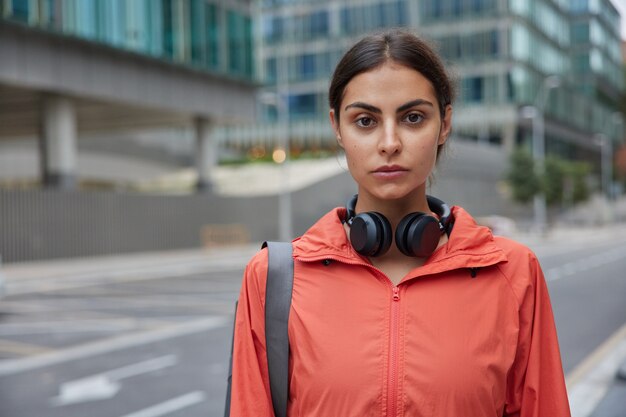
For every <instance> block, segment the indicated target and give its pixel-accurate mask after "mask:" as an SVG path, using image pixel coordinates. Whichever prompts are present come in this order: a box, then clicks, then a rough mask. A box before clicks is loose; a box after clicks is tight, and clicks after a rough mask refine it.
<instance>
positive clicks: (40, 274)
mask: <svg viewBox="0 0 626 417" xmlns="http://www.w3.org/2000/svg"><path fill="white" fill-rule="evenodd" d="M260 247H261V243H253V244H247V245H237V246H228V247H215V248H204V249H203V248H197V249H187V250H176V251H161V252H141V253H131V254H120V255H107V256H97V257H87V258H76V259H58V260H46V261H35V262H24V263H14V264H5V265H3V266H1V267H2V268H1V269H0V273H1V274H2V275H3V276H4V277H5V280H6V289H5V294H6V295H17V294H26V293H31V292H34V291H42V290H43V291H53V290H58V289H68V288H79V287H85V286H90V285H97V284H102V283H110V282H117V281H120V280H124V281H128V280H129V276H130V275H132V280H135V281H138V280H146V279H158V278H164V277H170V276H179V275H185V274H193V273H203V272H209V271H220V270H233V269H241V270H243V268H244V266H245V264H246V263H247V261H248V260H249V259H250V258H251V257H252V255H254V253H256V252H257V251H258V250H259V248H260ZM43 280H45V285H43V286H42V281H43Z"/></svg>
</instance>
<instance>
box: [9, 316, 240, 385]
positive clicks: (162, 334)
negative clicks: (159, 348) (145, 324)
mask: <svg viewBox="0 0 626 417" xmlns="http://www.w3.org/2000/svg"><path fill="white" fill-rule="evenodd" d="M231 321H232V319H230V318H226V317H209V318H206V319H200V320H195V321H191V322H188V323H182V324H176V325H172V326H168V327H165V328H161V329H156V330H151V331H147V332H143V333H139V334H130V335H123V336H118V337H113V338H110V339H106V340H102V341H97V342H93V343H87V344H84V345H80V346H75V347H71V348H68V349H64V350H60V351H55V352H51V353H47V354H42V355H38V356H33V357H28V358H21V359H12V360H5V361H0V376H6V375H13V374H18V373H21V372H26V371H31V370H33V369H39V368H43V367H46V366H51V365H57V364H59V363H64V362H69V361H71V360H75V359H83V358H88V357H90V356H95V355H101V354H103V353H108V352H112V351H115V350H121V349H127V348H130V347H135V346H141V345H145V344H148V343H154V342H158V341H161V340H165V339H172V338H176V337H180V336H184V335H188V334H193V333H199V332H203V331H206V330H210V329H216V328H219V327H223V326H226V325H229V324H230V323H231Z"/></svg>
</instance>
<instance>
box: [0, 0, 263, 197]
mask: <svg viewBox="0 0 626 417" xmlns="http://www.w3.org/2000/svg"><path fill="white" fill-rule="evenodd" d="M250 14H251V3H250V0H233V1H220V0H214V1H211V0H158V1H157V0H133V1H127V0H2V1H0V51H1V52H0V54H1V56H0V141H2V140H6V139H11V140H18V141H19V140H20V139H24V140H26V139H32V138H35V139H36V140H37V141H38V143H39V146H38V149H39V155H40V158H39V159H40V167H41V169H40V173H41V176H42V179H43V182H44V183H45V184H46V185H48V186H53V187H60V188H74V187H75V186H76V184H77V175H76V165H77V150H76V149H77V142H78V141H80V140H81V138H82V137H83V136H84V135H86V134H92V133H94V132H104V133H105V134H104V135H101V138H102V139H101V140H102V141H106V140H107V138H108V137H110V136H114V132H117V131H120V130H122V131H123V130H135V131H136V130H141V129H146V128H162V127H172V126H184V127H188V128H190V129H192V130H193V131H194V135H195V141H196V143H197V148H198V149H197V152H195V155H197V163H198V173H199V186H200V187H206V186H208V185H209V184H208V181H209V172H210V169H211V165H212V164H213V161H214V159H215V155H214V154H215V151H214V149H215V140H214V138H213V137H212V134H211V129H212V126H213V125H214V124H215V123H220V124H223V123H227V122H232V121H237V122H250V121H252V120H253V119H254V112H255V106H254V92H255V89H256V87H257V81H256V77H255V70H254V59H253V57H254V53H253V46H254V42H253V38H252V18H251V15H250ZM36 149H37V148H36Z"/></svg>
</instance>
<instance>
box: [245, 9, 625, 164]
mask: <svg viewBox="0 0 626 417" xmlns="http://www.w3.org/2000/svg"><path fill="white" fill-rule="evenodd" d="M259 7H260V9H261V10H260V14H259V15H260V18H259V19H260V22H259V29H258V31H259V36H258V39H259V41H258V42H259V44H258V45H257V53H258V62H259V71H260V75H261V77H263V78H264V79H265V80H266V81H267V83H268V84H267V87H266V91H267V92H272V91H274V90H275V89H276V85H281V83H282V85H283V86H285V85H288V91H289V97H288V102H289V120H290V121H292V122H294V123H295V124H297V123H298V121H299V120H304V119H317V120H320V123H328V122H327V117H328V116H327V114H328V113H327V112H328V104H327V88H328V80H329V77H330V75H331V73H332V70H333V68H334V66H335V64H336V62H337V60H338V59H339V57H340V56H341V54H342V53H343V52H344V51H345V50H346V49H347V48H348V46H349V45H351V44H352V43H353V42H354V41H355V40H356V39H358V38H359V37H360V36H362V35H363V34H365V33H368V32H370V31H372V30H376V29H383V28H389V27H407V28H410V29H411V30H414V31H416V32H417V33H418V34H420V35H422V36H423V37H425V38H428V39H430V40H432V41H434V43H435V45H436V46H437V47H438V48H439V50H440V52H441V53H442V55H443V56H444V58H445V59H446V61H448V64H449V65H450V68H451V69H452V72H453V75H455V76H456V79H457V83H458V87H459V89H458V91H459V96H458V99H457V102H456V106H455V122H454V131H455V132H456V133H457V134H458V135H460V136H464V137H468V138H473V139H474V140H477V141H485V142H490V143H498V144H501V145H502V146H505V147H506V148H507V149H513V148H514V147H515V146H517V145H524V144H527V145H528V144H529V143H530V138H531V124H532V123H531V122H532V121H531V120H530V119H528V118H527V116H528V115H529V112H528V111H524V108H525V107H527V106H535V107H537V106H540V107H544V113H545V126H546V138H547V140H546V143H547V151H548V152H549V153H558V154H561V155H563V156H565V157H571V158H585V157H588V158H590V159H594V160H595V159H597V158H596V157H594V156H593V155H597V154H598V152H599V146H598V144H597V143H596V142H597V141H595V140H594V138H595V137H597V134H604V135H607V136H608V137H610V138H612V139H613V140H617V139H618V138H620V139H621V132H620V134H618V130H620V129H621V127H620V126H619V124H617V123H615V120H616V118H615V112H616V111H617V110H618V101H619V99H620V97H621V96H622V95H623V94H624V92H625V87H624V79H623V73H622V66H621V62H622V60H621V57H620V51H619V44H620V35H619V21H620V16H619V14H618V12H617V10H616V9H615V8H614V7H613V6H612V4H611V3H610V1H609V0H575V1H570V0H527V1H518V0H346V1H342V2H336V1H312V0H298V1H296V0H292V1H287V0H261V2H260V5H259ZM281 68H282V71H281ZM554 76H556V77H554ZM555 80H556V82H555ZM549 82H552V85H548V84H549ZM544 102H545V105H544V104H543V103H544ZM260 106H261V108H262V111H261V114H263V116H264V118H265V120H267V121H271V120H275V119H276V106H273V105H271V104H270V105H267V104H263V103H262V104H261V105H260ZM526 110H528V109H526ZM332 140H333V139H332V137H329V141H332ZM590 151H592V152H591V153H590ZM590 155H591V156H590Z"/></svg>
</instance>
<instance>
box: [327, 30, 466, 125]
mask: <svg viewBox="0 0 626 417" xmlns="http://www.w3.org/2000/svg"><path fill="white" fill-rule="evenodd" d="M389 61H391V62H395V63H397V64H400V65H404V66H406V67H408V68H412V69H414V70H415V71H417V72H419V73H420V74H422V75H423V76H424V77H426V78H427V79H428V80H429V81H430V82H431V84H432V85H433V87H434V89H435V95H436V97H437V101H438V104H439V112H440V113H441V117H442V118H443V117H444V115H445V109H446V106H448V105H449V104H452V101H453V100H454V87H453V85H452V83H451V81H450V77H449V76H448V74H447V72H446V70H445V68H444V66H443V63H442V61H441V58H440V57H439V55H438V54H437V53H436V52H435V51H434V50H433V48H432V47H430V46H429V45H428V44H427V43H426V42H425V41H424V40H422V39H420V38H418V37H417V36H415V35H414V34H412V33H410V32H408V31H404V30H399V29H392V30H389V31H385V32H380V33H375V34H372V35H368V36H366V37H365V38H363V39H361V40H360V41H359V42H357V43H356V44H355V45H354V46H352V48H350V50H348V52H346V53H345V55H344V56H343V58H341V60H340V61H339V63H338V64H337V67H336V68H335V72H334V73H333V78H332V80H331V83H330V87H329V90H328V101H329V104H330V107H331V108H332V109H333V110H334V111H335V118H336V120H337V122H339V111H340V106H341V100H342V99H343V95H344V90H345V88H346V85H348V83H349V82H350V80H352V78H354V77H355V76H357V75H359V74H361V73H363V72H367V71H371V70H373V69H375V68H377V67H379V66H381V65H383V64H384V63H385V62H389Z"/></svg>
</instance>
